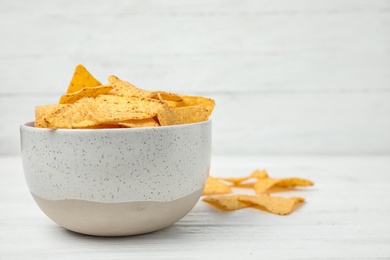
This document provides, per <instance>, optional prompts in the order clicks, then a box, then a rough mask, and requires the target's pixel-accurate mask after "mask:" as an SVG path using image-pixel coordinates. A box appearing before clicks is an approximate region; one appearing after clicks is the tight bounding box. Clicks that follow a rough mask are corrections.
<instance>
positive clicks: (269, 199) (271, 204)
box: [238, 194, 305, 215]
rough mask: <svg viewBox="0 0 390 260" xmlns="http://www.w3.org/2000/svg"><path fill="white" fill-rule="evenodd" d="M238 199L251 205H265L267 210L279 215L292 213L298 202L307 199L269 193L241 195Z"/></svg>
mask: <svg viewBox="0 0 390 260" xmlns="http://www.w3.org/2000/svg"><path fill="white" fill-rule="evenodd" d="M238 200H239V201H241V202H243V203H249V204H250V205H256V206H260V207H263V208H265V209H266V210H267V211H269V212H271V213H274V214H278V215H288V214H290V213H291V212H292V211H293V209H294V206H295V205H296V204H298V203H301V202H304V201H305V199H304V198H301V197H291V198H283V197H278V196H270V195H269V194H262V195H258V196H249V195H243V196H240V197H239V198H238Z"/></svg>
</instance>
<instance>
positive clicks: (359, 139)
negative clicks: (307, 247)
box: [0, 92, 390, 155]
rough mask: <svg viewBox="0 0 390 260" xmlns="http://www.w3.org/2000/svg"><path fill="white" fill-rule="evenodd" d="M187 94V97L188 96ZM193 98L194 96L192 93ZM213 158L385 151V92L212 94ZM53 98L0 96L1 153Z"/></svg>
mask: <svg viewBox="0 0 390 260" xmlns="http://www.w3.org/2000/svg"><path fill="white" fill-rule="evenodd" d="M189 94H191V93H189ZM194 94H196V92H195V93H194ZM210 97H212V98H214V99H215V100H216V103H217V105H216V108H215V111H214V113H213V115H212V120H213V152H214V154H232V155H238V154H253V155H254V154H331V153H334V154H351V153H353V154H368V153H374V154H379V153H389V152H390V121H389V120H388V116H389V114H390V102H388V100H390V93H370V92H368V93H299V94H295V93H279V94H277V93H249V94H244V93H241V94H238V93H224V94H218V93H217V94H213V95H211V96H210ZM57 100H58V99H57V97H54V96H45V97H6V98H4V97H0V111H2V114H1V121H2V122H3V124H2V131H1V132H0V142H1V143H2V144H4V145H2V146H1V147H0V154H3V155H4V154H18V153H19V149H20V148H19V132H18V126H19V125H20V124H21V123H23V122H27V121H32V120H33V119H34V107H35V106H36V105H39V104H50V103H55V102H57Z"/></svg>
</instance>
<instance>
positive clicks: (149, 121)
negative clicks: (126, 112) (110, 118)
mask: <svg viewBox="0 0 390 260" xmlns="http://www.w3.org/2000/svg"><path fill="white" fill-rule="evenodd" d="M118 125H120V126H122V127H127V128H138V127H156V126H159V124H158V122H157V121H156V119H154V118H145V119H131V120H127V121H122V122H119V123H118Z"/></svg>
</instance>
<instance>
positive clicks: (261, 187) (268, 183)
mask: <svg viewBox="0 0 390 260" xmlns="http://www.w3.org/2000/svg"><path fill="white" fill-rule="evenodd" d="M312 185H314V183H313V182H312V181H309V180H306V179H302V178H283V179H274V178H265V179H258V180H257V181H256V183H255V186H254V189H255V192H256V193H257V194H260V193H263V192H266V191H267V190H268V189H270V188H271V187H274V186H278V187H294V186H312Z"/></svg>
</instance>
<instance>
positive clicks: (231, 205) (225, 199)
mask: <svg viewBox="0 0 390 260" xmlns="http://www.w3.org/2000/svg"><path fill="white" fill-rule="evenodd" d="M241 196H242V195H239V194H238V195H220V196H207V197H205V198H203V201H205V202H208V203H210V204H212V205H214V206H216V207H218V208H220V209H223V210H237V209H242V208H247V207H249V204H248V203H244V202H241V201H240V200H239V198H240V197H241Z"/></svg>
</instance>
